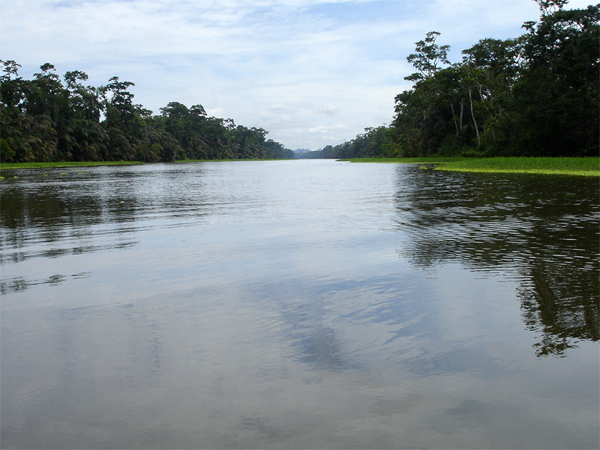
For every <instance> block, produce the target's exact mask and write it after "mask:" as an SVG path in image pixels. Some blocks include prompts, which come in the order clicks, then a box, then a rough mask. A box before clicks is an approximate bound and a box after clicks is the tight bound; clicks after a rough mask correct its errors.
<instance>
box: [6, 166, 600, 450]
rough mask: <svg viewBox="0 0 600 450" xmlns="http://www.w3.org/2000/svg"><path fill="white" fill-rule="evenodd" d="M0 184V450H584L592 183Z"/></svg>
mask: <svg viewBox="0 0 600 450" xmlns="http://www.w3.org/2000/svg"><path fill="white" fill-rule="evenodd" d="M3 176H5V177H6V179H5V180H2V181H1V182H0V193H1V198H0V199H1V202H2V203H1V212H2V217H1V221H2V235H1V248H0V250H1V254H0V255H1V256H0V258H1V259H0V268H1V283H0V288H1V294H2V296H1V297H0V301H1V306H2V316H1V325H2V335H1V338H2V340H1V376H2V377H1V413H2V415H1V425H2V448H26V449H33V448H55V449H58V448H62V449H66V448H81V449H84V448H121V449H128V448H167V449H175V448H190V449H194V448H198V449H199V448H306V449H308V448H462V449H471V448H481V449H483V448H598V445H599V424H598V423H599V419H600V417H599V383H600V377H599V351H598V350H599V346H598V338H599V313H598V301H599V291H600V286H599V273H600V272H599V262H598V252H599V249H600V240H599V219H600V209H599V184H598V181H597V179H587V178H574V177H551V176H530V175H493V174H461V173H444V172H433V171H429V170H419V169H417V168H416V167H415V166H410V165H394V164H349V163H341V162H334V161H281V162H234V163H202V164H185V165H146V166H135V167H99V168H85V169H82V168H77V169H56V170H55V169H44V170H31V171H16V172H14V173H13V172H11V173H6V172H4V173H3ZM13 176H17V177H18V178H12V177H13Z"/></svg>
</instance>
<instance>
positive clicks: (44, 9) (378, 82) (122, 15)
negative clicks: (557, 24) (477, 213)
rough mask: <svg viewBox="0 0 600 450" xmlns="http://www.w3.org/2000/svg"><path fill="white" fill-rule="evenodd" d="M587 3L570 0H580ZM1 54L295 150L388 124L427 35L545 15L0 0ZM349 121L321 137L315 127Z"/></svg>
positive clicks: (499, 0)
mask: <svg viewBox="0 0 600 450" xmlns="http://www.w3.org/2000/svg"><path fill="white" fill-rule="evenodd" d="M583 4H584V2H582V1H581V0H576V1H575V0H574V1H571V4H570V6H571V7H578V6H582V5H583ZM0 12H1V15H2V34H1V36H0V46H1V48H2V55H1V57H2V59H14V60H16V61H17V62H18V63H20V64H22V65H23V70H22V71H21V74H22V75H23V76H25V77H30V76H31V75H32V74H33V73H34V72H36V71H37V70H38V68H39V66H40V65H41V64H43V63H45V62H50V63H52V64H54V65H55V66H56V67H57V70H58V72H59V73H60V74H62V73H65V72H66V71H68V70H75V69H77V70H83V71H85V72H87V73H88V75H89V76H90V80H89V82H90V84H94V85H101V84H104V83H106V81H107V80H108V79H109V78H110V77H112V76H115V75H116V76H119V77H120V78H121V79H122V80H128V81H133V82H134V83H135V84H136V86H135V88H132V92H133V93H134V94H135V96H136V98H135V100H136V102H138V103H141V104H143V105H144V106H145V107H147V108H149V109H151V110H153V111H154V112H155V113H157V112H158V111H159V108H161V107H163V106H164V105H166V104H167V103H168V102H169V101H179V102H182V103H185V104H187V105H192V104H198V103H200V104H202V105H203V106H204V107H205V108H206V109H207V111H214V112H215V114H216V113H222V114H224V115H225V117H230V118H232V119H234V120H235V121H236V123H239V124H243V125H246V126H256V127H262V128H265V129H267V130H269V131H270V134H269V137H270V138H272V139H274V140H279V141H280V142H282V143H283V144H284V145H286V146H288V147H290V148H300V147H303V148H306V147H310V148H313V149H316V148H321V147H323V146H325V145H327V144H337V143H339V142H343V141H344V140H347V139H352V138H353V137H354V136H355V135H356V134H358V133H361V132H362V131H363V129H364V128H365V127H369V126H378V125H381V124H382V123H383V122H387V123H389V122H390V121H391V119H392V116H393V99H394V96H395V95H396V94H397V93H399V92H401V91H402V90H404V89H407V88H408V87H409V86H410V85H409V83H407V82H406V81H404V77H405V76H406V75H408V74H410V73H411V72H412V67H410V65H409V64H408V63H407V62H406V56H407V55H408V54H410V53H411V52H412V51H413V50H414V43H415V42H416V41H418V40H420V39H422V38H423V37H424V36H425V34H426V33H427V32H428V31H431V30H436V31H440V32H441V33H442V36H441V37H440V42H442V43H444V44H450V45H451V46H452V48H453V50H452V53H451V58H452V59H453V60H455V61H457V60H460V58H461V53H460V52H461V50H463V49H464V48H468V47H470V46H471V45H473V44H474V43H476V42H477V41H478V40H479V39H482V38H484V37H496V38H508V37H516V36H518V35H519V34H521V33H522V30H521V29H520V27H521V24H522V23H523V22H524V21H526V20H535V19H537V17H538V15H539V14H538V10H537V5H536V4H535V3H534V2H528V1H523V0H489V1H487V2H481V1H476V0H419V1H417V0H393V1H392V0H362V1H359V0H327V1H325V0H251V1H250V0H202V1H189V0H185V1H184V0H168V1H167V0H128V1H125V0H102V1H99V0H87V1H85V0H83V1H68V0H63V1H52V0H28V1H27V2H23V1H17V0H0ZM330 118H335V123H344V125H345V127H346V128H345V129H341V128H339V129H337V130H336V129H335V128H332V129H331V130H330V133H329V134H326V133H320V135H321V136H323V138H322V139H317V138H314V139H313V138H310V139H311V141H310V142H307V141H306V140H305V139H306V138H307V137H306V136H307V135H306V132H307V130H316V129H319V126H322V127H331V126H333V125H334V124H332V123H331V122H329V121H328V119H330Z"/></svg>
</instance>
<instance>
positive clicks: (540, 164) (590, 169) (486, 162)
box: [342, 157, 600, 177]
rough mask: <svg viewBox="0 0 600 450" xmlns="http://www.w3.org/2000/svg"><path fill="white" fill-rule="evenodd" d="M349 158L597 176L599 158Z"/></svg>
mask: <svg viewBox="0 0 600 450" xmlns="http://www.w3.org/2000/svg"><path fill="white" fill-rule="evenodd" d="M342 161H350V162H365V163H366V162H371V163H402V164H433V165H434V168H435V170H448V171H458V172H495V173H538V174H551V175H578V176H591V177H597V176H600V158H598V157H587V158H551V157H539V158H533V157H496V158H461V157H456V158H436V157H431V158H356V159H344V160H342Z"/></svg>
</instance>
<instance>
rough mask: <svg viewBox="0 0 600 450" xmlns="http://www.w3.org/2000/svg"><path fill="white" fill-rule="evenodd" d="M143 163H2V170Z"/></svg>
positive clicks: (0, 165)
mask: <svg viewBox="0 0 600 450" xmlns="http://www.w3.org/2000/svg"><path fill="white" fill-rule="evenodd" d="M136 164H143V163H142V162H140V161H77V162H73V161H71V162H27V163H2V164H0V170H14V169H47V168H53V167H57V168H58V167H95V166H131V165H136Z"/></svg>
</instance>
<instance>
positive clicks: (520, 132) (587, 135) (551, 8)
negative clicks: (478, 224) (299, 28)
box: [299, 0, 600, 158]
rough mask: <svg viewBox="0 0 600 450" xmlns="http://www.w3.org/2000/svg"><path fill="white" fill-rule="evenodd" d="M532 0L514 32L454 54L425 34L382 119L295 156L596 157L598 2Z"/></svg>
mask: <svg viewBox="0 0 600 450" xmlns="http://www.w3.org/2000/svg"><path fill="white" fill-rule="evenodd" d="M534 1H535V2H536V3H537V4H538V5H539V7H540V11H541V17H540V20H539V21H538V22H533V21H531V22H526V23H525V24H524V25H523V28H524V29H525V33H524V34H523V35H522V36H520V37H518V38H514V39H507V40H499V39H491V38H488V39H482V40H480V41H479V42H478V43H477V44H475V45H473V46H472V47H471V48H468V49H466V50H463V51H462V54H463V58H462V61H461V62H459V63H455V64H450V61H449V60H448V52H449V50H450V47H449V46H448V45H440V44H438V38H439V36H440V33H438V32H435V31H432V32H429V33H427V35H426V37H425V39H424V40H421V41H419V42H417V43H416V49H415V53H413V54H411V55H409V56H408V58H407V60H408V62H410V63H411V64H412V65H413V67H414V68H415V69H416V70H417V71H416V72H415V73H413V74H412V75H410V76H408V77H405V79H406V80H408V81H412V82H413V83H414V84H413V86H412V88H411V89H410V90H407V91H404V92H402V93H400V94H399V95H397V96H396V98H395V116H394V118H393V121H392V122H391V124H390V125H389V126H380V127H378V128H368V129H366V130H365V133H364V134H359V135H358V136H356V138H355V139H353V140H351V141H350V142H345V143H343V144H339V145H335V146H327V147H325V148H323V149H321V150H319V151H317V152H311V153H305V154H303V155H300V156H299V157H303V158H363V157H422V156H598V154H599V138H600V130H599V123H600V120H599V111H600V96H599V87H600V57H599V53H600V52H599V49H600V45H599V42H600V32H599V31H600V26H599V23H600V4H598V5H595V6H593V5H590V6H588V7H587V8H586V9H572V10H567V9H564V6H565V5H566V4H567V3H568V0H534Z"/></svg>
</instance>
